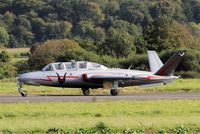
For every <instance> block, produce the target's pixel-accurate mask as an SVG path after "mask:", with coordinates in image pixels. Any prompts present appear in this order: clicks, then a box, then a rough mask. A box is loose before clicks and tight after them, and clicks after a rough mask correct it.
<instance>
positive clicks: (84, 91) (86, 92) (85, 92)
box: [82, 88, 90, 96]
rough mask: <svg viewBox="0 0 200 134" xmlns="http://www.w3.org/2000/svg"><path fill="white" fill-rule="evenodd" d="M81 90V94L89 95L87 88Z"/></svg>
mask: <svg viewBox="0 0 200 134" xmlns="http://www.w3.org/2000/svg"><path fill="white" fill-rule="evenodd" d="M82 92H83V95H85V96H89V95H90V90H89V88H82Z"/></svg>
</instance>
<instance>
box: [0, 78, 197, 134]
mask: <svg viewBox="0 0 200 134" xmlns="http://www.w3.org/2000/svg"><path fill="white" fill-rule="evenodd" d="M8 81H9V79H7V80H3V81H0V95H18V92H17V85H16V83H15V82H8ZM199 82H200V79H179V80H177V81H175V82H173V83H171V84H169V85H166V86H164V85H162V86H156V87H148V88H141V87H129V88H123V89H122V90H121V93H122V94H126V93H137V92H142V93H144V92H157V91H159V92H169V91H188V92H189V91H199V90H200V85H199ZM24 88H25V89H27V91H28V92H29V94H82V93H81V91H80V89H69V88H66V89H63V88H54V87H44V86H25V87H24ZM92 94H109V90H102V89H98V90H94V91H92ZM1 132H3V133H7V132H14V133H45V132H52V133H64V132H69V133H96V132H97V133H105V132H107V133H117V132H118V133H134V132H137V133H165V132H169V133H187V132H189V133H200V101H199V100H157V101H156V100H154V101H115V102H112V101H100V102H90V103H88V102H78V103H73V102H68V103H61V102H60V103H28V102H27V103H12V104H11V103H5V104H4V103H0V133H1Z"/></svg>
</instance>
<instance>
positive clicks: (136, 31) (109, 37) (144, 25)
mask: <svg viewBox="0 0 200 134" xmlns="http://www.w3.org/2000/svg"><path fill="white" fill-rule="evenodd" d="M199 22H200V0H190V1H188V0H6V1H0V47H1V46H4V47H8V48H17V47H31V55H30V56H29V60H28V63H26V64H28V65H31V66H30V67H33V66H34V67H35V68H33V69H39V68H41V67H42V66H43V64H44V63H47V62H51V61H58V60H63V59H64V60H68V59H70V58H71V59H84V60H85V59H86V60H92V61H99V62H102V63H105V64H107V65H109V66H114V65H113V64H114V63H115V64H117V66H124V65H125V66H127V65H126V64H129V63H130V62H128V61H129V60H130V59H131V60H135V59H136V60H138V61H140V58H139V59H137V56H135V55H136V54H144V53H146V50H155V51H157V52H159V53H161V54H162V53H170V52H171V53H172V52H174V50H177V49H188V50H189V53H190V54H189V55H190V56H191V57H192V58H190V60H191V59H192V60H193V61H194V63H192V64H190V65H191V66H190V67H185V68H183V69H182V70H192V69H194V68H195V71H199V67H198V66H199V65H200V61H199V59H198V57H199V56H198V54H199V50H200V24H199ZM43 44H45V45H43ZM47 44H49V46H46V45H47ZM63 44H68V45H67V46H65V47H64V48H65V49H66V50H65V52H64V51H61V50H63V49H62V47H63V46H62V45H63ZM74 44H76V45H74ZM38 46H41V47H38ZM42 48H43V49H42ZM47 48H48V50H50V49H51V48H54V49H55V50H59V51H53V50H52V51H50V52H52V53H51V54H50V58H49V59H48V58H46V59H42V58H41V59H42V60H43V61H41V64H40V65H38V66H35V64H33V63H35V61H36V60H37V59H38V57H37V56H38V55H39V56H40V57H48V56H47V55H48V54H49V53H50V52H49V53H48V52H45V51H46V49H47ZM193 50H194V51H193ZM58 52H59V53H58ZM45 54H46V55H45ZM80 54H82V55H80ZM91 57H92V59H91ZM141 57H143V56H142V55H141ZM141 59H143V58H141ZM38 60H39V59H38ZM44 61H45V62H44ZM112 61H115V62H112ZM138 61H136V62H138ZM141 61H143V60H141ZM187 62H188V61H187ZM187 62H186V63H187ZM143 63H146V62H143ZM136 64H137V63H136ZM18 65H19V64H18ZM140 66H142V64H140ZM188 66H189V65H188Z"/></svg>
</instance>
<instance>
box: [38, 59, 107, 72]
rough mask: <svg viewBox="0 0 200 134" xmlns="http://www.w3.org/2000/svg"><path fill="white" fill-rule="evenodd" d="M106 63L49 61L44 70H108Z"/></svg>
mask: <svg viewBox="0 0 200 134" xmlns="http://www.w3.org/2000/svg"><path fill="white" fill-rule="evenodd" d="M106 69H108V68H107V67H105V66H104V65H101V64H99V63H95V62H88V61H71V62H57V63H49V64H48V65H46V66H45V67H44V68H43V69H42V71H63V70H106Z"/></svg>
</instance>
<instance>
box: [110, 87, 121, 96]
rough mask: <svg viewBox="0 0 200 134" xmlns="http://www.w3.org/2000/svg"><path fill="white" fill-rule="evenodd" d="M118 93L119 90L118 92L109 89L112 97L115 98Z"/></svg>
mask: <svg viewBox="0 0 200 134" xmlns="http://www.w3.org/2000/svg"><path fill="white" fill-rule="evenodd" d="M118 93H119V90H118V89H111V90H110V94H111V95H112V96H117V95H118Z"/></svg>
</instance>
